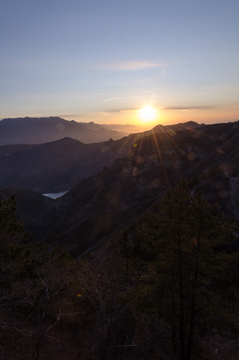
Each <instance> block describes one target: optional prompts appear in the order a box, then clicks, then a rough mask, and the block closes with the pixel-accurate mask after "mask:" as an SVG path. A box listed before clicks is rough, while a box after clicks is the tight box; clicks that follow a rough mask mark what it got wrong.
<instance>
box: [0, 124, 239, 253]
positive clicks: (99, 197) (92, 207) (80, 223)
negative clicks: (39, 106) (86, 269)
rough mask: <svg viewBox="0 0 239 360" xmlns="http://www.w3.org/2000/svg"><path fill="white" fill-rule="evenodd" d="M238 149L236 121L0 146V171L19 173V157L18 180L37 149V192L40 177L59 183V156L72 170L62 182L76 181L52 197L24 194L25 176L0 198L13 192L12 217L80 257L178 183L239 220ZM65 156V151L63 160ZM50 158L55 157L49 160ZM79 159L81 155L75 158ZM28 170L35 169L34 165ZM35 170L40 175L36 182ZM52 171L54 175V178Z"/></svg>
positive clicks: (151, 206)
mask: <svg viewBox="0 0 239 360" xmlns="http://www.w3.org/2000/svg"><path fill="white" fill-rule="evenodd" d="M238 144H239V122H234V123H223V124H214V125H203V124H202V125H199V124H196V123H186V124H178V125H175V126H169V127H163V126H161V125H159V126H157V127H156V128H154V129H152V130H151V131H149V132H145V133H143V134H132V135H130V136H128V137H124V138H122V139H120V140H117V141H114V140H109V141H107V142H104V143H101V144H98V145H97V144H88V145H86V144H82V143H79V142H78V141H76V140H72V139H69V138H65V139H62V140H59V141H58V142H57V141H56V142H53V143H49V144H44V145H42V148H39V147H38V146H30V147H29V146H28V145H18V146H17V147H16V148H12V147H11V146H10V147H1V148H0V154H1V155H0V164H1V166H0V168H2V166H3V165H2V164H5V166H6V167H5V172H6V169H7V166H9V168H10V164H12V167H13V168H14V169H17V171H20V168H21V166H23V164H24V159H25V162H26V163H28V164H29V168H25V169H22V174H23V175H24V174H27V173H28V172H29V173H30V172H31V171H30V170H29V169H33V161H32V159H33V157H32V156H33V155H31V154H32V152H33V153H34V151H35V154H36V155H35V156H36V158H35V162H36V164H38V165H39V167H40V168H41V171H40V172H39V173H38V174H36V179H38V185H37V186H38V188H39V189H40V188H41V189H42V190H43V189H47V188H48V187H47V186H48V185H47V186H46V185H42V187H41V185H40V182H41V179H42V183H43V184H44V182H45V184H48V183H49V179H50V178H51V179H52V181H53V180H54V179H55V180H54V181H56V182H57V181H59V183H60V182H62V184H63V183H64V174H65V172H64V171H63V170H61V159H62V167H65V168H66V166H67V161H68V165H69V164H70V160H69V159H70V155H69V154H70V153H71V152H72V159H74V160H72V164H73V163H74V162H75V163H74V164H75V165H74V166H72V168H71V170H70V169H69V172H68V176H69V177H68V179H72V178H73V177H74V176H75V179H76V183H75V184H73V181H72V186H70V185H69V187H70V188H71V189H70V191H69V192H68V193H67V194H65V195H64V196H63V197H61V198H58V199H56V200H52V199H49V198H46V197H44V196H42V195H40V194H39V193H36V192H33V191H30V190H29V189H30V188H31V181H32V180H30V178H29V179H28V181H29V185H27V182H26V183H25V185H24V186H25V189H19V188H13V187H11V188H10V187H8V188H1V189H0V193H1V194H2V196H4V197H8V196H9V195H10V194H11V193H13V192H14V193H15V194H16V199H17V204H18V210H17V214H18V216H19V218H20V219H21V220H22V221H23V223H24V225H25V227H26V229H27V230H28V231H30V232H31V233H33V234H34V235H35V239H36V240H44V241H47V242H48V243H49V244H51V245H55V244H58V243H59V244H61V245H62V246H67V247H68V248H69V249H70V251H71V253H72V254H73V255H74V256H78V255H79V254H81V253H82V252H83V251H85V250H87V249H88V248H90V247H92V246H95V245H96V244H98V243H100V242H101V241H104V240H106V239H107V238H109V236H112V234H113V233H114V232H115V231H116V230H117V229H120V228H122V227H123V226H124V225H125V224H128V223H129V222H130V221H132V220H133V219H136V218H137V217H140V216H141V214H143V212H144V211H145V210H146V209H148V210H149V211H151V210H152V209H153V208H154V207H155V206H156V205H157V204H158V202H159V201H160V199H161V198H162V196H163V194H164V193H165V192H166V191H167V189H168V188H169V187H170V186H174V185H176V184H177V183H179V182H180V181H181V180H182V179H183V178H186V179H187V180H188V182H189V185H190V188H191V191H192V193H194V192H196V191H198V190H201V191H202V193H203V195H204V197H205V198H206V200H207V201H208V202H209V203H210V204H211V205H212V206H213V208H214V210H215V211H216V212H219V211H222V212H224V214H225V216H226V217H231V216H236V217H237V218H238V217H239V197H238V194H239V147H238V146H239V145H238ZM58 145H59V146H58ZM86 146H88V148H87V147H86ZM91 146H92V148H91ZM97 146H98V147H97ZM107 146H108V147H107ZM60 148H61V149H62V152H60V150H59V149H60ZM73 148H75V151H73V150H72V149H73ZM54 149H55V150H54ZM56 149H57V150H56ZM64 149H65V150H64ZM68 149H69V150H68ZM82 149H88V150H84V151H86V152H85V153H84V155H83V150H82ZM100 149H101V150H100ZM103 149H105V151H103ZM6 150H7V152H6ZM4 151H5V152H4ZM28 151H29V154H30V155H29V157H27V152H28ZM81 151H82V153H81ZM87 151H88V153H87ZM64 152H65V153H67V154H68V155H67V156H66V157H65V158H64ZM51 153H52V154H53V153H56V154H58V155H54V156H55V158H52V159H50V158H49V154H51ZM7 154H8V155H7ZM19 154H22V155H19ZM39 154H41V156H42V159H45V168H46V171H45V172H44V161H43V160H42V163H41V165H40V162H39V159H40V155H39ZM47 154H48V155H47ZM79 154H81V155H79ZM18 156H22V157H23V160H21V159H19V161H22V162H21V164H22V165H19V167H15V165H14V163H15V162H17V160H16V159H18ZM37 156H39V157H37ZM78 156H79V157H80V156H81V157H82V158H81V159H82V160H81V161H79V158H78ZM84 156H85V157H84ZM7 158H9V163H8V165H7V160H6V159H7ZM57 158H58V159H59V162H58V163H57V162H56V159H57ZM67 158H68V160H67ZM87 161H88V163H89V164H88V163H87ZM100 161H101V162H100ZM55 162H56V163H55ZM64 163H65V165H64V166H63V164H64ZM79 164H81V165H79ZM83 164H85V169H86V168H87V169H88V170H87V171H88V175H85V177H83V176H82V175H81V174H82V173H83V170H82V171H81V170H79V172H78V173H77V171H76V170H75V169H76V168H77V166H81V169H83ZM96 164H98V170H97V171H96V167H97V166H96ZM88 165H89V166H88ZM54 166H55V167H54ZM69 166H70V165H69ZM103 166H104V168H102V167H103ZM73 169H74V170H73ZM51 170H52V172H50V171H51ZM17 171H16V173H15V174H17ZM34 171H37V166H35V170H34ZM71 171H72V172H71ZM85 171H86V170H85ZM49 172H50V174H49V179H48V180H47V181H46V174H47V173H49ZM41 173H42V174H43V175H44V174H45V175H44V176H42V178H41ZM54 173H55V174H57V175H56V176H55V178H54ZM1 176H2V175H1ZM9 176H10V175H9ZM14 176H17V177H19V176H20V175H12V178H14ZM87 176H89V177H87ZM23 177H24V176H23ZM19 179H20V178H19ZM57 179H58V180H57ZM62 179H63V180H62ZM36 181H37V180H36ZM19 182H20V180H19ZM68 184H70V180H69V182H68ZM6 185H7V184H6ZM6 185H4V186H6ZM8 185H11V184H10V183H9V184H8ZM1 186H3V185H2V183H1ZM27 186H29V188H28V189H27ZM34 186H35V185H34ZM49 189H52V188H51V187H49ZM57 189H58V190H59V189H61V190H62V189H63V187H62V186H59V187H58V188H57ZM68 189H69V188H68ZM150 209H151V210H150Z"/></svg>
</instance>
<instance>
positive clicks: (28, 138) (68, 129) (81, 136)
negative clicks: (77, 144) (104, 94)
mask: <svg viewBox="0 0 239 360" xmlns="http://www.w3.org/2000/svg"><path fill="white" fill-rule="evenodd" d="M97 130H100V131H95V130H91V129H90V128H88V127H87V126H84V125H83V124H82V123H78V122H76V121H74V120H71V121H67V120H64V119H62V118H60V117H46V118H30V117H25V118H15V119H12V118H9V119H3V120H1V121H0V146H1V145H10V144H31V145H32V144H43V143H47V142H51V141H56V140H60V139H62V138H64V137H70V138H72V139H76V140H79V141H81V142H83V143H84V144H89V143H95V142H102V141H107V140H109V139H110V138H112V139H114V140H117V139H120V138H122V137H123V136H124V135H123V134H122V133H120V132H118V131H115V130H111V129H107V130H106V129H104V128H103V127H100V128H99V129H97Z"/></svg>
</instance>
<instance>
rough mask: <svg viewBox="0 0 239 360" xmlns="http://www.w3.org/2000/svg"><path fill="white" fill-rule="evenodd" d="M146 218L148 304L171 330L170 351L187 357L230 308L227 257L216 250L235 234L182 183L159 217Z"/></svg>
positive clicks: (142, 235) (142, 236)
mask: <svg viewBox="0 0 239 360" xmlns="http://www.w3.org/2000/svg"><path fill="white" fill-rule="evenodd" d="M146 216H147V218H148V226H146V227H145V226H144V227H142V228H141V229H140V230H139V231H138V235H137V236H138V243H139V244H140V254H141V258H142V260H143V261H144V263H146V264H148V266H150V267H151V268H152V266H153V269H154V272H155V276H154V285H153V286H151V290H152V291H151V295H152V299H151V303H154V304H155V307H156V308H157V311H158V314H159V316H161V318H162V319H163V320H164V321H166V322H167V324H168V326H169V328H170V329H171V338H172V344H173V349H174V353H175V354H174V355H176V353H178V352H179V353H180V359H181V360H190V359H191V356H192V348H193V344H194V340H195V336H196V337H197V338H198V337H200V336H201V335H205V334H208V333H209V332H210V331H211V329H212V327H213V326H218V324H219V322H220V320H222V317H223V315H224V311H226V310H228V309H226V306H225V304H226V302H227V300H228V299H226V296H227V295H228V294H231V295H232V294H233V291H231V289H230V286H231V282H230V271H229V270H230V269H229V265H230V258H229V256H228V255H226V254H225V253H224V252H222V251H219V249H220V248H221V246H222V245H225V244H226V243H229V242H230V241H231V240H232V239H233V238H234V237H233V234H232V232H233V226H232V223H231V222H226V221H224V219H223V217H222V216H221V215H213V214H212V211H211V209H210V207H209V205H208V204H207V203H206V201H205V200H204V198H203V196H202V194H201V193H198V194H197V195H196V196H195V197H194V198H193V197H192V196H191V195H190V190H189V189H188V187H187V184H186V182H185V181H183V182H182V183H181V184H180V185H179V186H177V187H176V188H174V189H171V190H169V191H168V193H167V194H166V195H165V197H164V199H163V202H162V204H161V207H160V212H159V215H150V214H147V215H146ZM232 297H233V296H232ZM231 300H232V299H231ZM209 319H210V320H209ZM216 323H217V324H216ZM215 324H216V325H215Z"/></svg>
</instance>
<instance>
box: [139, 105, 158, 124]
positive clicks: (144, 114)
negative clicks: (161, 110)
mask: <svg viewBox="0 0 239 360" xmlns="http://www.w3.org/2000/svg"><path fill="white" fill-rule="evenodd" d="M139 114H140V117H141V119H142V120H143V121H144V122H152V121H153V120H154V119H155V118H156V115H157V110H156V109H154V108H152V106H151V105H147V106H144V107H143V108H142V109H140V110H139Z"/></svg>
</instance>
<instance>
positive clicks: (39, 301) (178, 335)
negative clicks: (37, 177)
mask: <svg viewBox="0 0 239 360" xmlns="http://www.w3.org/2000/svg"><path fill="white" fill-rule="evenodd" d="M15 205H16V204H15V200H14V198H11V199H9V200H1V202H0V239H1V244H0V325H1V327H0V357H1V355H2V357H3V358H4V356H5V358H8V359H13V358H14V359H29V360H30V359H39V360H40V359H46V358H49V359H53V360H55V359H57V360H64V359H72V360H73V359H77V358H78V359H84V360H93V359H96V360H129V359H130V360H139V359H145V360H146V359H147V360H156V359H157V360H158V359H164V360H179V359H180V360H201V359H204V360H205V359H209V358H210V359H213V360H214V359H215V360H216V359H217V358H219V357H215V358H214V357H211V356H209V355H208V354H209V353H207V352H206V353H205V351H204V350H202V352H203V355H202V356H201V355H200V354H199V350H200V345H201V344H202V341H201V340H202V339H203V338H204V337H209V336H214V337H215V335H216V334H219V335H220V336H221V338H224V339H229V340H231V339H232V338H233V336H235V337H236V336H237V335H238V332H237V322H238V321H237V320H238V315H237V312H238V308H237V303H238V295H237V293H238V283H239V281H238V275H237V274H238V261H237V258H238V257H237V256H236V255H235V256H234V255H227V254H226V253H225V252H224V251H222V249H223V246H225V244H228V243H230V242H231V241H232V240H233V239H234V236H233V232H234V223H233V221H231V222H226V221H224V219H223V217H222V216H220V215H215V214H213V213H212V211H211V209H210V207H209V205H208V204H207V203H206V202H205V200H204V199H203V197H202V195H201V194H200V193H199V194H197V195H196V196H195V197H192V196H191V195H190V190H189V189H188V188H187V184H186V183H185V182H182V183H181V184H180V185H179V186H177V187H176V188H174V189H171V190H170V191H169V192H168V193H167V194H166V195H165V197H164V199H163V201H162V202H161V204H160V206H159V211H158V212H157V213H156V214H149V213H147V214H145V216H144V217H143V218H142V219H141V220H140V221H138V222H137V221H135V223H134V224H131V225H130V227H129V228H128V229H125V230H123V231H122V233H121V234H119V236H118V238H116V239H115V241H112V243H111V244H108V245H103V246H101V247H99V248H98V249H97V250H95V252H94V253H91V254H89V256H86V257H85V258H83V259H81V260H74V259H72V258H71V257H70V256H69V254H68V253H67V251H64V250H62V249H61V248H60V247H57V248H55V249H53V250H52V251H49V249H48V246H47V245H46V244H43V243H34V242H32V241H31V239H29V237H28V236H27V235H26V234H25V233H24V229H23V227H22V225H21V224H20V223H18V222H17V220H16V217H15V210H16V206H15ZM234 345H236V343H234ZM1 348H2V349H3V350H2V353H1ZM228 348H229V347H228ZM19 349H21V352H20V351H17V350H19ZM233 349H236V347H233ZM238 353H239V351H238ZM238 353H237V355H238ZM214 355H215V351H214ZM237 355H236V356H237ZM220 358H231V359H233V360H234V359H236V358H237V357H227V356H221V357H220Z"/></svg>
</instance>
